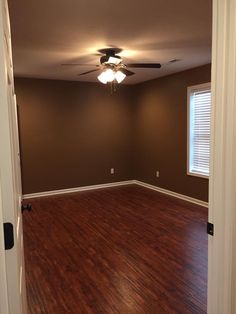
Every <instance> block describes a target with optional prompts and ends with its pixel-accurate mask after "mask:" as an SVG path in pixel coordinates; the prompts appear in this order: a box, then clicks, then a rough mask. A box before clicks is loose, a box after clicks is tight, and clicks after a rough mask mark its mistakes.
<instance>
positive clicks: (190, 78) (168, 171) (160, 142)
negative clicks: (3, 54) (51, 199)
mask: <svg viewBox="0 0 236 314" xmlns="http://www.w3.org/2000/svg"><path fill="white" fill-rule="evenodd" d="M209 81H210V65H207V66H203V67H199V68H196V69H192V70H188V71H185V72H181V73H177V74H174V75H170V76H167V77H163V78H160V79H157V80H153V81H149V82H146V83H143V84H139V85H135V86H120V88H119V90H118V91H117V92H116V93H115V94H113V95H110V93H109V90H108V89H107V87H106V86H103V85H102V84H96V83H78V82H66V81H52V80H39V79H19V78H17V79H16V93H17V100H18V104H19V125H20V138H21V155H22V156H21V157H22V178H23V192H24V193H33V192H40V191H47V190H55V189H63V188H71V187H79V186H84V185H92V184H100V183H108V182H113V181H121V180H129V179H138V180H141V181H144V182H147V183H151V184H154V185H157V186H160V187H163V188H165V189H168V190H172V191H175V192H178V193H181V194H185V195H189V196H192V197H195V198H198V199H202V200H207V198H208V180H207V179H202V178H197V177H193V176H188V175H187V174H186V166H187V161H186V160H187V87H188V86H191V85H195V84H201V83H205V82H209ZM111 167H114V168H115V175H110V168H111ZM156 170H159V171H160V178H156V177H155V173H156Z"/></svg>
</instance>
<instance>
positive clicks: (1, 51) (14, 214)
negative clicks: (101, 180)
mask: <svg viewBox="0 0 236 314" xmlns="http://www.w3.org/2000/svg"><path fill="white" fill-rule="evenodd" d="M10 34H11V33H10V23H9V13H8V5H7V0H0V88H1V91H0V113H1V114H0V147H1V154H0V175H1V194H2V217H3V222H10V223H12V225H13V228H14V247H13V248H12V249H10V250H7V251H5V261H6V263H5V265H6V279H7V295H8V307H9V314H25V313H27V309H26V291H25V278H24V274H25V271H24V254H23V230H22V215H21V178H20V160H19V141H18V126H17V110H16V99H15V93H14V79H13V66H12V51H11V35H10ZM4 314H5V313H4ZM6 314H8V312H7V313H6Z"/></svg>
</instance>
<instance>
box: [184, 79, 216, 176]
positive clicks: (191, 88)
mask: <svg viewBox="0 0 236 314" xmlns="http://www.w3.org/2000/svg"><path fill="white" fill-rule="evenodd" d="M206 88H211V83H210V82H208V83H203V84H198V85H192V86H189V87H188V88H187V175H189V176H193V177H199V178H204V179H209V175H207V174H204V173H203V174H200V173H195V172H193V171H190V169H189V162H190V145H189V138H190V99H191V97H190V96H191V93H192V92H193V91H195V90H196V91H199V90H201V89H202V90H205V89H206Z"/></svg>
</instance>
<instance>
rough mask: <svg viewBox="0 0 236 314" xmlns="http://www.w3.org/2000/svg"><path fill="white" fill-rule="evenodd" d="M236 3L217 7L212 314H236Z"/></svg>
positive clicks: (219, 1) (229, 0)
mask: <svg viewBox="0 0 236 314" xmlns="http://www.w3.org/2000/svg"><path fill="white" fill-rule="evenodd" d="M235 17H236V0H214V1H213V47H212V84H211V86H212V104H213V106H212V116H211V161H210V186H209V221H210V222H211V223H213V224H214V236H213V237H212V236H209V239H208V243H209V245H208V248H209V250H208V255H209V258H208V314H233V313H236V298H235V295H236V193H235V186H236V88H235V86H236V18H235Z"/></svg>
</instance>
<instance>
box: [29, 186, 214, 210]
mask: <svg viewBox="0 0 236 314" xmlns="http://www.w3.org/2000/svg"><path fill="white" fill-rule="evenodd" d="M129 184H137V185H140V186H143V187H145V188H148V189H151V190H154V191H157V192H160V193H163V194H167V195H170V196H173V197H176V198H179V199H181V200H184V201H187V202H190V203H194V204H197V205H201V206H204V207H208V203H207V202H204V201H201V200H198V199H196V198H193V197H190V196H186V195H183V194H179V193H176V192H173V191H170V190H166V189H163V188H160V187H157V186H155V185H152V184H149V183H145V182H142V181H138V180H128V181H119V182H112V183H105V184H97V185H88V186H81V187H78V188H71V189H61V190H54V191H46V192H38V193H31V194H25V195H23V199H29V198H35V197H44V196H53V195H59V194H68V193H76V192H81V191H89V190H97V189H105V188H111V187H115V186H122V185H129Z"/></svg>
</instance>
